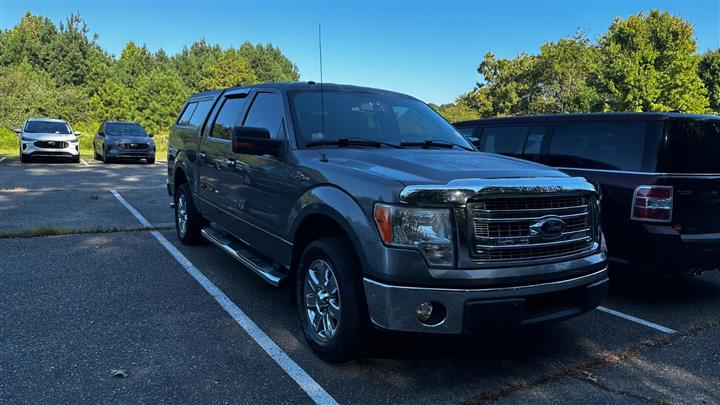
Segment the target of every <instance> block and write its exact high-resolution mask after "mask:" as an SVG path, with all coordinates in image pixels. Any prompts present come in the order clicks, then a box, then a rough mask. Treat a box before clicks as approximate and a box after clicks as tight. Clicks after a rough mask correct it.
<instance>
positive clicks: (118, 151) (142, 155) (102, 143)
mask: <svg viewBox="0 0 720 405" xmlns="http://www.w3.org/2000/svg"><path fill="white" fill-rule="evenodd" d="M152 138H153V136H152V134H148V133H147V132H145V128H143V127H142V125H140V124H138V123H136V122H124V121H103V122H101V123H100V128H98V131H97V133H96V134H95V139H94V140H93V152H94V156H95V160H101V161H103V162H104V163H110V162H112V161H115V160H139V159H145V162H147V163H148V164H153V163H155V142H154V141H153V139H152Z"/></svg>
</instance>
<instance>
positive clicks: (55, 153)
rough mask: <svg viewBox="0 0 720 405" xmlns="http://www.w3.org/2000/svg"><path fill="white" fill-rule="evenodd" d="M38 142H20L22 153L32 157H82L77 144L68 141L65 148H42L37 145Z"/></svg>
mask: <svg viewBox="0 0 720 405" xmlns="http://www.w3.org/2000/svg"><path fill="white" fill-rule="evenodd" d="M35 142H36V141H20V152H21V153H22V154H23V155H25V156H32V157H70V158H72V157H75V156H78V155H80V145H79V144H78V143H77V142H74V143H71V142H67V141H58V143H60V142H66V143H67V146H66V147H64V148H41V147H39V146H37V145H36V144H35Z"/></svg>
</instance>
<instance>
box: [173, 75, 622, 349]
mask: <svg viewBox="0 0 720 405" xmlns="http://www.w3.org/2000/svg"><path fill="white" fill-rule="evenodd" d="M168 193H169V195H170V196H171V197H172V198H173V204H174V209H175V217H176V228H177V233H178V237H179V239H180V240H181V241H182V242H183V243H187V244H195V243H200V242H201V241H203V240H209V241H211V242H212V243H213V244H215V245H217V246H218V247H219V248H220V249H221V250H222V251H224V252H225V253H227V254H230V255H231V256H233V257H235V258H236V259H237V260H238V261H240V262H241V263H243V264H244V265H245V266H246V267H248V268H249V269H250V270H252V271H254V272H255V273H257V274H258V275H259V276H260V277H261V278H262V279H264V280H265V281H267V282H269V283H271V284H273V285H281V284H287V285H288V286H289V287H290V289H291V290H292V292H293V295H294V300H295V302H296V304H297V311H298V315H299V318H300V321H301V324H302V326H303V331H304V333H305V337H306V338H307V341H308V344H309V345H310V347H311V348H312V349H313V350H315V352H316V353H317V354H318V355H319V356H320V357H322V358H323V359H325V360H327V361H341V360H346V359H350V358H354V357H357V356H358V355H361V354H362V353H363V350H364V349H365V348H366V347H367V341H368V335H369V331H370V330H371V329H372V328H375V329H380V330H387V331H395V332H412V333H434V334H463V333H478V332H484V331H487V330H494V329H511V328H521V327H525V326H530V325H536V324H540V323H545V322H552V321H559V320H562V319H567V318H570V317H574V316H578V315H580V314H582V313H584V312H586V311H589V310H591V309H593V308H595V307H596V306H598V305H599V304H600V302H601V301H602V299H603V298H604V296H605V295H606V292H607V285H608V277H607V263H606V261H607V259H606V253H605V248H604V243H603V236H602V229H601V226H600V219H599V218H600V209H599V194H598V191H597V189H596V188H595V186H593V185H592V184H591V183H589V182H587V181H586V180H585V179H583V178H580V177H571V176H568V175H566V174H563V173H561V172H559V171H557V170H554V169H551V168H549V167H546V166H542V165H539V164H536V163H531V162H526V161H523V160H519V159H514V158H508V157H502V156H497V155H492V154H486V153H480V152H478V151H477V150H476V149H475V148H474V147H473V146H472V145H471V144H470V143H468V142H467V141H466V140H465V139H464V138H463V137H462V136H461V135H460V134H458V133H457V131H455V130H454V129H453V128H452V126H450V125H449V124H448V123H447V122H446V121H445V120H443V119H442V118H441V117H440V116H439V115H438V114H437V113H435V112H434V111H433V110H432V109H431V108H430V107H428V106H427V105H426V104H425V103H423V102H421V101H419V100H417V99H415V98H412V97H410V96H407V95H404V94H400V93H395V92H390V91H385V90H378V89H371V88H365V87H357V86H348V85H337V84H316V83H313V82H309V83H275V84H263V85H254V86H247V87H238V88H231V89H225V90H219V91H212V92H204V93H199V94H195V95H193V96H191V97H190V99H189V100H188V101H187V103H186V104H185V106H184V107H183V110H182V111H181V112H180V115H179V117H178V119H177V122H176V123H175V125H174V126H173V128H172V130H171V135H170V139H169V147H168Z"/></svg>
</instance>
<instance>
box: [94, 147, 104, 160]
mask: <svg viewBox="0 0 720 405" xmlns="http://www.w3.org/2000/svg"><path fill="white" fill-rule="evenodd" d="M93 155H94V156H93V158H94V159H95V160H97V161H101V160H102V159H101V158H100V154H99V153H98V152H97V149H95V147H93Z"/></svg>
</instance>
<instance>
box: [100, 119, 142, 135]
mask: <svg viewBox="0 0 720 405" xmlns="http://www.w3.org/2000/svg"><path fill="white" fill-rule="evenodd" d="M105 134H106V135H129V136H147V133H146V132H145V129H144V128H143V127H142V126H140V124H135V123H132V122H108V123H105Z"/></svg>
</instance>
